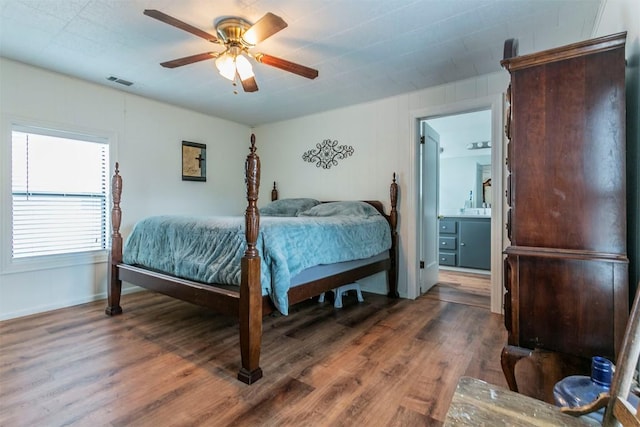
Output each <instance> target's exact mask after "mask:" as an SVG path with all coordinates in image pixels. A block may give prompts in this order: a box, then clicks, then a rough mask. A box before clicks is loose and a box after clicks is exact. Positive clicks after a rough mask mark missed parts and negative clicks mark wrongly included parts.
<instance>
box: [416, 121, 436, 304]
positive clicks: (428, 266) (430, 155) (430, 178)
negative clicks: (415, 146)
mask: <svg viewBox="0 0 640 427" xmlns="http://www.w3.org/2000/svg"><path fill="white" fill-rule="evenodd" d="M420 137H421V138H420V141H421V144H420V159H421V162H420V202H421V203H420V219H421V220H420V237H421V238H420V266H421V269H420V293H421V294H423V293H425V292H427V291H428V290H429V289H431V287H432V286H433V285H435V284H436V283H437V282H438V188H439V182H438V181H439V179H440V178H439V176H440V170H439V169H440V135H438V133H437V132H436V131H435V130H434V129H433V128H432V127H431V126H429V125H428V124H427V123H426V122H425V121H421V122H420ZM423 141H424V142H423Z"/></svg>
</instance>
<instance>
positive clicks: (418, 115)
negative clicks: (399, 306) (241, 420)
mask: <svg viewBox="0 0 640 427" xmlns="http://www.w3.org/2000/svg"><path fill="white" fill-rule="evenodd" d="M502 102H503V100H502V97H501V96H498V97H493V96H492V97H486V98H476V99H473V100H468V101H461V102H456V103H453V104H449V105H441V106H437V107H431V108H426V109H423V110H416V111H414V112H413V113H412V120H415V123H416V134H415V135H416V137H415V139H414V142H415V144H416V145H415V147H416V150H417V151H416V154H418V152H419V150H418V147H420V135H421V132H420V130H421V123H422V122H424V121H429V120H434V119H441V118H445V117H449V116H459V115H464V114H468V113H476V112H481V111H482V112H484V114H485V115H486V117H488V119H486V120H485V122H488V124H487V126H488V129H489V136H488V137H478V138H473V139H468V140H467V142H466V144H465V145H464V147H462V148H460V147H458V149H461V150H463V151H467V150H468V151H469V152H472V151H474V154H475V151H479V152H481V153H482V150H485V153H487V154H488V155H489V159H490V160H489V161H488V162H487V161H484V160H483V161H482V162H476V163H478V164H480V163H485V164H486V165H487V166H486V167H478V166H476V165H475V163H474V165H473V167H471V168H469V170H470V174H471V175H473V177H474V184H472V185H471V186H470V185H469V184H468V183H467V184H465V185H464V187H471V188H466V190H465V194H466V196H462V200H457V201H455V203H454V204H453V205H448V204H447V202H446V201H444V200H442V199H441V198H439V202H440V203H441V206H440V207H438V208H437V214H438V215H441V214H447V213H448V212H453V214H455V213H456V212H457V213H458V214H460V209H465V208H466V209H469V210H468V211H467V212H464V213H468V214H477V212H480V214H479V216H484V215H485V213H486V217H487V220H488V221H489V222H490V225H489V229H490V235H491V237H490V246H489V250H488V251H487V252H488V253H487V255H489V257H490V266H489V268H488V269H487V270H484V271H485V273H489V272H490V275H489V277H490V281H491V297H490V299H491V311H493V312H495V313H500V312H501V311H502V297H503V288H502V258H503V256H502V249H503V247H504V239H505V236H504V230H502V228H503V227H502V226H501V225H503V217H504V213H503V209H504V207H503V202H502V199H503V197H501V195H502V189H503V183H502V181H503V176H504V171H503V168H504V166H503V152H504V150H503V144H504V141H503V138H502ZM436 126H437V125H436ZM458 127H460V126H458ZM442 142H443V143H442V147H443V153H442V154H443V155H444V153H447V144H446V141H442ZM480 143H482V144H480ZM472 145H473V146H475V147H473V148H472V147H471V146H472ZM485 145H486V146H485ZM489 146H490V147H489ZM467 147H468V148H467ZM476 147H477V148H476ZM447 154H450V155H451V157H454V156H453V154H454V151H453V148H452V147H450V151H449V152H448V153H447ZM483 154H484V153H483ZM415 158H416V160H417V163H416V172H417V173H416V175H415V176H416V181H415V185H416V187H414V188H416V190H417V192H416V193H415V194H416V202H417V203H416V207H418V208H419V209H423V208H424V207H423V206H422V194H421V188H422V184H423V180H424V179H425V178H424V176H427V175H428V174H427V175H423V173H422V172H423V171H422V164H421V162H422V160H423V159H422V158H421V156H416V157H415ZM441 160H442V159H441ZM419 163H420V164H419ZM489 165H490V166H489ZM481 166H482V165H481ZM488 170H490V171H491V172H490V178H491V181H490V182H487V179H489V178H488V177H487V175H486V174H487V173H488V172H487V171H488ZM483 174H484V175H483ZM439 177H440V174H438V176H437V177H433V179H438V178H439ZM445 180H446V179H445V178H443V179H442V180H441V181H445ZM454 181H456V182H458V181H460V179H458V177H457V176H456V177H455V179H454ZM478 181H482V182H480V184H477V183H478ZM444 184H445V183H444V182H443V185H444ZM482 184H486V185H484V186H482ZM488 184H491V185H488ZM439 193H441V192H440V191H439ZM469 193H471V194H469ZM469 196H471V197H469ZM483 203H484V205H483ZM489 205H490V206H491V207H490V208H489ZM440 209H442V211H441V210H440ZM447 209H449V210H448V211H447ZM484 209H487V210H486V211H485V210H484ZM489 209H490V211H489ZM474 210H475V211H474ZM489 212H490V213H489ZM416 214H417V216H416V220H417V223H416V225H417V226H418V227H419V228H418V229H419V230H420V228H421V227H422V225H423V224H422V221H423V216H422V213H421V212H420V211H419V210H418V211H417V212H416ZM417 240H422V239H417ZM485 240H486V239H485ZM416 243H418V246H420V244H421V243H420V242H418V241H416ZM485 247H486V246H485ZM417 249H418V251H419V252H420V251H421V248H420V247H419V248H417ZM418 261H420V258H418ZM418 267H419V266H418V262H416V270H415V271H416V274H417V275H418V277H419V275H421V274H422V271H421V270H420V269H419V268H418ZM485 268H486V267H485ZM416 278H417V277H416ZM417 284H419V286H417V287H416V294H415V295H416V296H417V295H419V294H420V293H421V292H425V291H426V290H427V289H428V286H426V287H423V286H422V282H421V280H417Z"/></svg>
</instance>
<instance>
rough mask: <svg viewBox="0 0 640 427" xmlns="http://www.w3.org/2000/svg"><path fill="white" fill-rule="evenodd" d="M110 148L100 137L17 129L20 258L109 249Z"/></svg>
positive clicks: (15, 224)
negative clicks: (108, 196) (108, 193)
mask: <svg viewBox="0 0 640 427" xmlns="http://www.w3.org/2000/svg"><path fill="white" fill-rule="evenodd" d="M108 148H109V146H108V143H107V141H106V140H104V139H103V138H100V137H93V136H87V135H77V134H71V133H67V132H61V131H55V130H49V129H40V128H30V127H22V126H21V127H15V126H14V127H13V130H12V156H11V157H12V196H13V206H12V208H13V209H12V213H13V220H12V232H13V233H12V237H13V239H12V257H13V258H14V259H15V258H25V257H33V256H42V255H53V254H68V253H75V252H86V251H95V250H102V249H106V245H107V225H108V218H107V191H108V180H107V175H108V164H109V158H108V156H109V149H108Z"/></svg>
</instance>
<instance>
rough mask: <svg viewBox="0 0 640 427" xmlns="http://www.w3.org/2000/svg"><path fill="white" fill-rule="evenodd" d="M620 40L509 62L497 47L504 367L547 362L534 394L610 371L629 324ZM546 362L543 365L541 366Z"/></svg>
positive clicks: (512, 44) (509, 55) (509, 51)
mask: <svg viewBox="0 0 640 427" xmlns="http://www.w3.org/2000/svg"><path fill="white" fill-rule="evenodd" d="M625 38H626V33H620V34H614V35H611V36H606V37H600V38H597V39H593V40H588V41H585V42H580V43H575V44H571V45H568V46H564V47H560V48H556V49H550V50H547V51H543V52H539V53H535V54H530V55H523V56H517V41H515V40H508V41H507V42H506V43H505V57H504V60H503V61H502V62H501V64H502V66H503V67H504V68H506V69H507V70H508V71H509V73H510V76H511V83H510V86H509V89H508V91H507V118H506V127H505V131H506V134H507V139H508V142H507V169H508V172H509V173H508V174H507V183H506V188H507V191H506V197H507V204H508V214H507V232H508V237H509V240H510V245H509V246H508V247H507V249H506V250H505V253H506V259H505V264H504V266H505V267H504V268H505V275H504V277H505V283H504V285H505V290H506V294H505V300H504V309H505V325H506V328H507V330H508V344H507V346H505V348H504V349H503V352H502V367H503V371H504V373H505V377H506V379H507V382H508V383H509V386H510V387H511V389H512V390H516V391H517V390H518V385H517V381H516V376H515V374H514V371H515V366H516V364H517V363H519V361H521V360H522V359H523V358H525V357H526V358H530V357H534V356H535V354H536V353H542V354H545V355H546V357H544V358H543V359H544V360H546V362H545V363H546V364H545V363H539V364H538V365H535V366H538V368H539V372H538V375H539V376H542V377H544V378H542V379H541V380H540V383H541V384H543V385H542V387H541V390H539V392H540V395H538V396H535V397H538V398H541V399H543V400H547V401H550V400H552V387H553V384H555V382H556V381H557V380H559V379H561V378H562V377H563V376H565V375H568V374H574V373H585V374H588V371H587V372H584V370H585V369H588V367H589V363H590V359H591V357H592V356H595V355H599V356H605V357H608V358H610V359H611V360H612V361H614V362H615V356H616V354H617V351H618V349H619V347H620V345H621V342H622V336H623V334H624V331H625V326H626V321H627V318H628V313H629V309H628V305H629V299H628V292H629V287H628V280H629V279H628V259H627V254H626V252H627V251H626V238H627V236H626V199H625V197H626V193H625V83H624V78H625V57H624V46H625ZM549 355H552V357H551V356H549Z"/></svg>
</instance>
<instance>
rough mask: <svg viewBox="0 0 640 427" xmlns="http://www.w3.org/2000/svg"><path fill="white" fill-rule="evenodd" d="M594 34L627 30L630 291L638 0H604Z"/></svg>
mask: <svg viewBox="0 0 640 427" xmlns="http://www.w3.org/2000/svg"><path fill="white" fill-rule="evenodd" d="M599 18H600V19H599V22H598V24H597V28H596V31H595V32H594V37H598V36H604V35H607V34H613V33H617V32H620V31H626V32H627V43H626V49H625V51H626V59H627V68H626V88H627V91H626V97H627V205H628V206H627V212H628V215H627V228H628V233H627V234H628V235H629V239H628V246H627V251H628V254H629V260H630V268H629V273H630V274H629V277H630V285H631V295H633V292H634V290H635V286H636V284H637V283H638V281H639V280H640V1H638V0H606V1H605V4H604V6H603V8H602V10H601V14H600V17H599Z"/></svg>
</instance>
